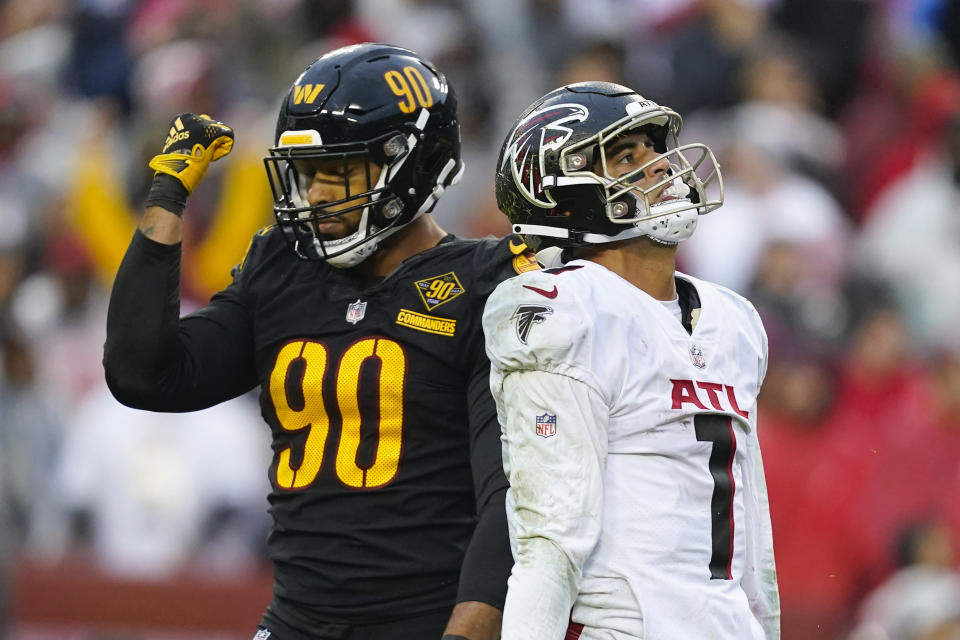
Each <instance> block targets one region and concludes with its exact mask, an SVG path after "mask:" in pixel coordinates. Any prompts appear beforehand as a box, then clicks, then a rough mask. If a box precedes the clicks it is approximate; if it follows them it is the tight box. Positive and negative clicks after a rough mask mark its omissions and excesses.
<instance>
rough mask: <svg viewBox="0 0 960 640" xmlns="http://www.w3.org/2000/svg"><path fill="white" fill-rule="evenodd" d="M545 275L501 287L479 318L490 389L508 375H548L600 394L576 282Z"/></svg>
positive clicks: (589, 321) (589, 319) (589, 322)
mask: <svg viewBox="0 0 960 640" xmlns="http://www.w3.org/2000/svg"><path fill="white" fill-rule="evenodd" d="M558 280H559V278H556V277H554V276H552V275H551V274H549V273H547V272H532V273H527V274H524V275H522V276H518V277H515V278H511V279H509V280H506V281H504V282H502V283H501V284H500V285H499V286H498V287H497V288H496V289H495V290H494V292H493V293H492V294H491V295H490V298H489V299H488V300H487V304H486V308H485V309H484V313H483V330H484V334H485V336H486V345H487V355H488V356H489V358H490V364H491V367H492V372H491V376H492V378H491V384H492V385H493V387H494V393H496V392H497V391H496V387H497V386H498V383H497V379H498V378H502V377H503V376H504V375H506V374H507V373H510V372H512V371H547V372H550V373H558V374H561V375H564V376H567V377H570V378H573V379H574V380H577V381H579V382H582V383H584V384H586V385H588V386H590V387H592V388H594V389H595V390H596V391H598V392H600V393H601V394H602V393H603V385H602V383H601V381H600V379H599V378H598V375H597V363H596V362H595V360H596V358H597V355H598V354H595V353H594V351H593V347H594V342H593V330H594V327H593V314H591V313H588V312H587V310H586V309H585V306H586V304H587V303H585V302H584V301H583V300H582V299H581V297H580V296H579V295H577V293H578V292H577V288H576V286H575V284H574V283H572V282H570V281H569V280H567V281H564V282H563V286H562V289H563V290H562V292H561V291H560V288H559V287H558V285H557V281H558Z"/></svg>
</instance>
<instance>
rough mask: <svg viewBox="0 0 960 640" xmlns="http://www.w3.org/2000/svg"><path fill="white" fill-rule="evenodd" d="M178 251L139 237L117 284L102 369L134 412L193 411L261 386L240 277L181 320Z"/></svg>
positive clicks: (119, 273) (116, 392)
mask: <svg viewBox="0 0 960 640" xmlns="http://www.w3.org/2000/svg"><path fill="white" fill-rule="evenodd" d="M180 251H181V248H180V245H179V244H178V245H163V244H160V243H157V242H154V241H152V240H150V239H149V238H147V237H146V236H145V235H143V233H141V232H140V231H137V232H136V233H135V235H134V237H133V240H132V241H131V243H130V246H129V248H128V249H127V253H126V255H125V256H124V258H123V261H122V263H121V265H120V269H119V271H118V272H117V277H116V279H115V281H114V285H113V291H112V293H111V296H110V305H109V309H108V314H107V340H106V344H105V345H104V358H103V365H104V371H105V374H106V379H107V383H108V385H109V387H110V390H111V391H112V392H113V394H114V396H115V397H116V398H117V399H118V400H119V401H120V402H122V403H123V404H126V405H128V406H131V407H134V408H138V409H148V410H151V411H169V412H178V411H194V410H197V409H202V408H206V407H209V406H212V405H215V404H217V403H219V402H223V401H225V400H229V399H230V398H234V397H236V396H239V395H241V394H243V393H245V392H247V391H249V390H250V389H252V388H253V387H254V386H255V385H256V372H255V368H254V362H253V348H252V322H251V320H250V316H249V313H248V311H247V308H246V306H245V300H244V295H243V291H242V286H241V284H240V283H239V282H238V279H239V275H238V272H235V274H234V281H233V283H232V284H231V285H230V286H228V287H227V288H226V289H224V290H223V291H221V292H219V293H217V294H216V295H214V296H213V298H212V299H211V301H210V303H209V304H208V305H207V306H205V307H204V308H202V309H200V310H199V311H197V312H195V313H192V314H190V315H188V316H185V317H184V318H182V319H181V318H180V317H179V314H180V285H179V283H180Z"/></svg>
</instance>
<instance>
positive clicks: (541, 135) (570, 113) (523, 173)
mask: <svg viewBox="0 0 960 640" xmlns="http://www.w3.org/2000/svg"><path fill="white" fill-rule="evenodd" d="M589 114H590V112H589V111H588V110H587V108H586V107H585V106H583V105H582V104H575V103H569V104H557V105H553V106H550V107H547V108H544V109H540V110H538V111H534V112H533V113H531V114H530V115H528V116H527V117H526V118H524V119H523V121H521V122H520V124H518V125H517V128H516V129H514V130H513V134H512V135H511V136H510V142H509V143H508V144H507V147H506V149H504V152H503V160H502V161H501V165H500V169H501V170H502V169H503V168H504V167H506V166H507V163H508V162H510V163H512V166H511V171H512V172H513V180H514V182H515V183H516V184H517V188H518V189H519V190H520V192H521V193H522V194H523V195H524V196H525V197H526V198H528V199H529V200H530V201H531V202H533V203H535V204H537V205H539V206H541V207H552V206H554V205H556V204H557V203H556V202H554V201H553V198H550V196H549V195H547V196H546V198H547V199H543V198H542V197H541V195H542V192H543V190H542V188H541V181H542V179H543V172H544V169H543V152H544V151H548V150H551V149H559V148H560V147H561V146H563V143H565V142H566V141H567V140H569V139H570V136H571V135H573V129H570V128H569V127H565V126H564V125H565V124H570V123H574V122H583V121H584V120H586V119H587V116H589Z"/></svg>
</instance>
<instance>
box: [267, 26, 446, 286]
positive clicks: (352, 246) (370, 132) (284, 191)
mask: <svg viewBox="0 0 960 640" xmlns="http://www.w3.org/2000/svg"><path fill="white" fill-rule="evenodd" d="M269 153H270V155H269V156H268V157H267V158H265V159H264V163H265V165H266V168H267V176H268V179H269V180H270V186H271V189H272V190H273V198H274V207H273V210H274V215H275V216H276V219H277V225H278V226H279V228H280V229H281V230H282V231H283V232H284V235H285V236H286V237H287V239H288V241H289V242H290V244H291V246H292V247H293V249H294V251H295V252H296V254H297V255H298V256H299V257H301V258H304V259H308V260H326V261H327V262H328V263H330V264H331V265H333V266H335V267H341V268H347V267H352V266H355V265H357V264H359V263H360V262H362V261H363V260H364V259H366V258H367V257H369V256H370V255H371V254H373V253H374V252H375V251H376V250H377V246H378V245H379V243H380V241H381V240H383V239H384V238H386V237H387V236H389V235H391V234H393V233H395V232H396V231H397V230H398V229H400V228H402V227H404V226H405V225H407V224H409V223H410V222H411V221H413V220H414V219H415V218H417V217H418V216H419V215H421V214H422V213H424V212H428V211H431V210H432V209H433V207H434V205H435V204H436V202H437V199H438V198H439V197H440V195H441V194H442V193H443V191H444V189H446V188H447V187H449V186H450V185H452V184H454V183H455V182H456V181H457V180H459V178H460V175H461V174H462V172H463V162H462V161H461V160H460V123H459V121H458V120H457V101H456V97H455V95H454V92H453V89H452V88H451V87H450V86H449V85H448V84H447V80H446V78H445V77H444V76H443V74H442V73H440V71H439V70H437V68H436V67H434V66H433V65H432V64H431V63H430V62H428V61H426V60H424V59H423V58H422V57H420V56H419V55H418V54H416V53H414V52H413V51H410V50H407V49H402V48H400V47H394V46H391V45H385V44H372V43H365V44H359V45H351V46H348V47H342V48H340V49H336V50H334V51H331V52H329V53H327V54H326V55H324V56H322V57H320V58H318V59H317V60H315V61H314V62H313V63H312V64H311V65H310V66H309V67H307V69H306V70H305V71H304V72H303V73H302V74H300V77H299V78H297V79H296V81H295V82H294V83H293V86H292V87H291V88H290V92H289V93H288V94H287V97H286V99H285V100H284V101H283V105H282V106H281V108H280V117H279V119H278V120H277V131H276V139H275V146H274V147H272V148H271V149H270V152H269ZM358 158H359V159H362V160H365V161H366V163H367V164H366V167H367V171H366V175H367V188H366V189H365V190H363V191H361V192H359V193H350V191H349V181H347V180H346V178H345V179H344V184H345V185H346V189H347V191H346V193H347V195H346V197H345V198H343V199H341V200H337V201H336V202H323V203H320V204H317V205H316V206H311V205H310V203H309V202H308V201H307V191H308V189H309V186H310V181H311V180H312V178H313V176H314V170H313V168H312V167H314V166H316V164H315V163H316V162H317V161H320V160H322V161H329V160H330V159H334V160H335V161H342V162H343V166H344V170H346V165H347V163H348V162H354V161H355V160H356V159H358ZM371 164H378V165H380V166H381V167H382V171H381V172H380V177H379V179H377V180H376V181H371V180H370V176H371V172H370V166H371ZM357 210H362V212H363V214H362V216H361V219H360V226H359V227H358V228H357V230H356V231H355V232H353V233H351V234H350V235H348V236H347V237H345V238H341V239H337V240H323V239H321V238H320V237H318V235H317V229H316V226H315V225H316V223H317V222H318V221H321V220H323V219H324V218H329V217H331V216H339V215H342V214H344V213H347V212H351V211H357Z"/></svg>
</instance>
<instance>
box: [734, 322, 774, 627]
mask: <svg viewBox="0 0 960 640" xmlns="http://www.w3.org/2000/svg"><path fill="white" fill-rule="evenodd" d="M747 304H748V305H749V310H748V311H749V313H750V319H751V320H752V321H753V327H754V332H755V334H756V336H757V341H758V343H759V345H760V362H759V365H758V366H759V371H758V375H759V377H758V380H759V381H760V382H761V383H762V382H763V379H764V377H765V375H766V372H767V358H768V346H767V334H766V331H765V330H764V328H763V322H762V321H761V319H760V315H759V314H758V313H757V311H756V309H755V308H754V307H753V305H751V304H749V303H747ZM750 422H751V425H750V426H751V429H750V434H749V437H748V442H749V446H750V450H749V460H750V462H749V465H748V467H747V468H746V470H745V471H746V473H745V478H744V482H745V483H746V485H747V486H746V487H745V489H746V492H745V495H746V496H747V500H746V519H747V521H746V525H747V526H746V534H747V547H746V559H747V562H746V566H745V567H744V572H743V583H742V584H743V590H744V592H745V593H746V594H747V600H748V602H749V604H750V609H751V611H753V613H754V615H755V616H756V617H757V620H759V621H760V624H761V625H762V627H763V631H764V635H765V636H766V638H767V640H779V638H780V593H779V589H778V586H777V570H776V561H775V558H774V552H773V527H772V525H771V523H770V502H769V499H768V497H767V481H766V476H765V474H764V470H763V457H762V455H761V453H760V441H759V439H758V436H757V428H758V426H759V425H758V424H757V412H756V411H753V412H752V414H751V418H750Z"/></svg>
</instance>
